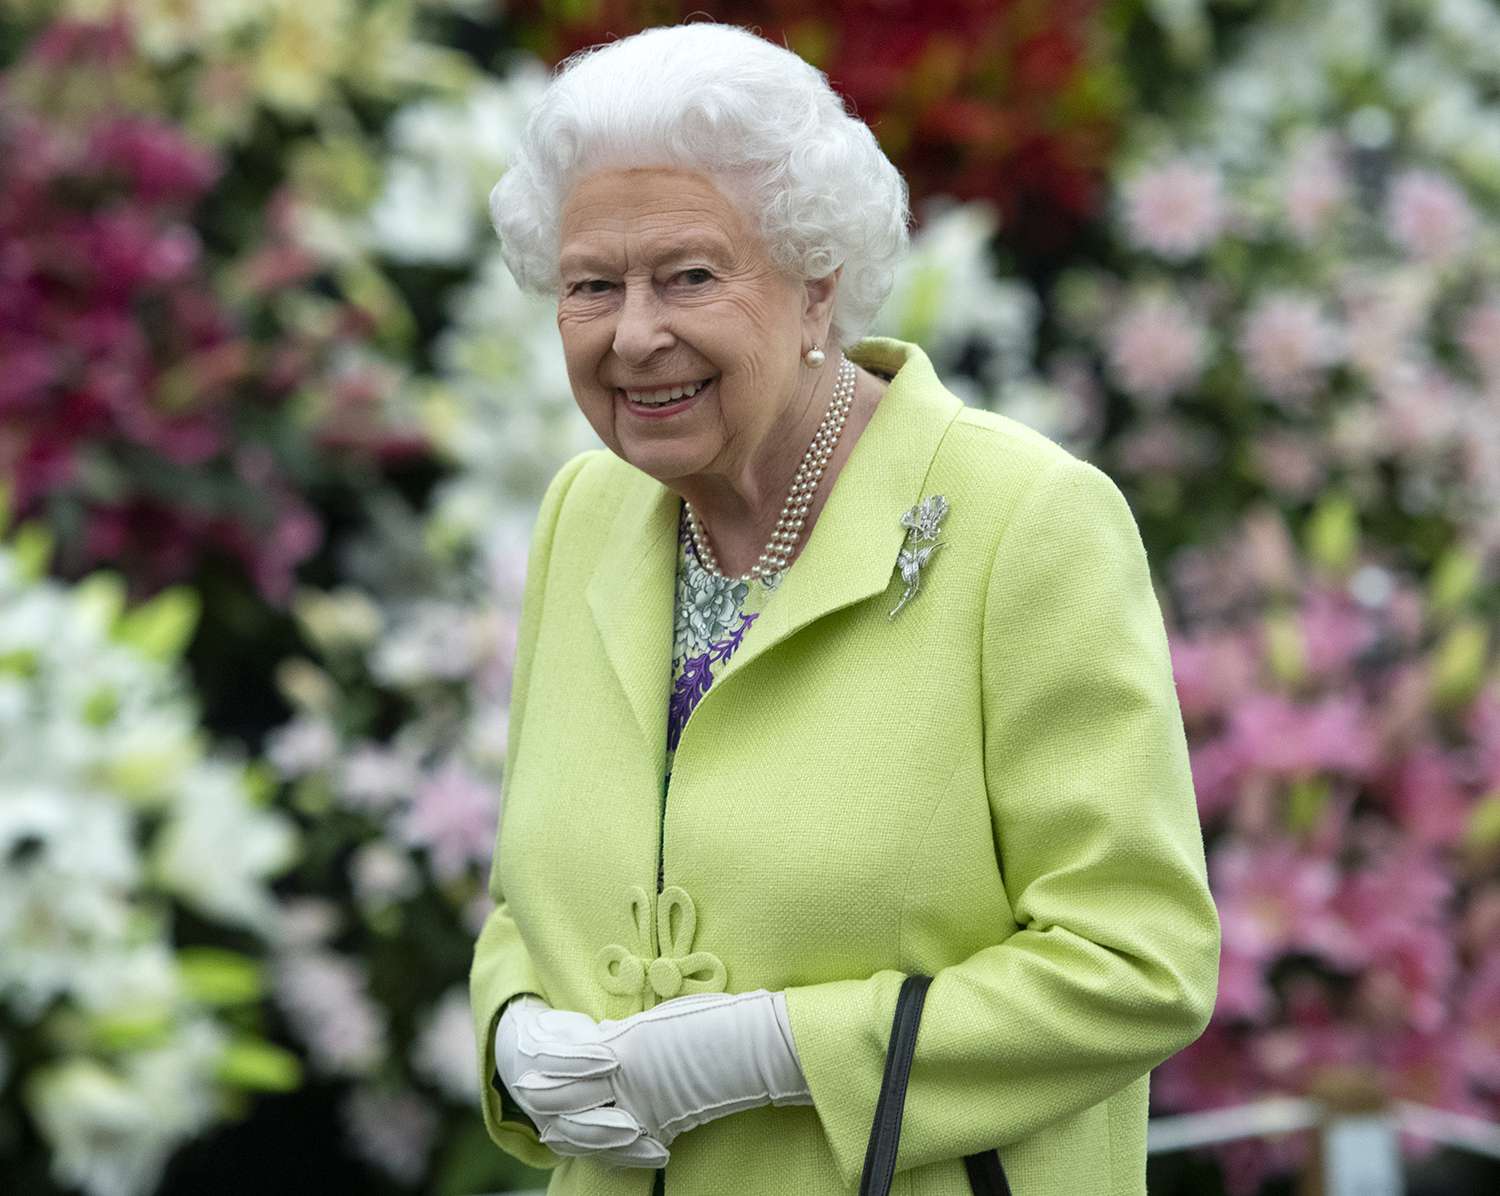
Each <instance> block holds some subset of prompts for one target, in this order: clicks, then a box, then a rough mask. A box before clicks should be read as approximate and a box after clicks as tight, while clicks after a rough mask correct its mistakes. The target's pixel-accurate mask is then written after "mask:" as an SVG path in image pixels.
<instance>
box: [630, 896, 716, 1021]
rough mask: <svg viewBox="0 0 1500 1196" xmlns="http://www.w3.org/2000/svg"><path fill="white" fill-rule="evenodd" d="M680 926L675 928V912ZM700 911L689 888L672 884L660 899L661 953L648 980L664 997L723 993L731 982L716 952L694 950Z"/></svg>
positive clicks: (652, 967) (657, 937) (657, 936)
mask: <svg viewBox="0 0 1500 1196" xmlns="http://www.w3.org/2000/svg"><path fill="white" fill-rule="evenodd" d="M674 914H675V915H676V922H677V927H676V930H675V932H674V930H673V928H672V923H673V915H674ZM697 931H698V911H697V909H696V908H694V906H693V899H692V898H691V897H689V896H688V894H687V890H685V889H683V888H681V887H679V886H678V885H668V886H667V887H666V888H665V889H663V890H662V891H661V895H660V896H659V897H658V898H657V901H656V941H657V942H658V943H661V944H665V946H663V948H662V951H661V954H660V955H659V956H657V958H655V959H653V960H652V961H651V966H650V967H649V968H647V970H646V979H647V980H648V981H649V982H650V984H651V990H652V991H653V992H654V993H656V995H657V996H659V997H661V998H662V999H663V1000H666V999H669V998H671V997H675V996H677V995H679V994H680V993H721V992H723V991H724V987H725V984H726V983H727V981H728V973H727V972H726V971H725V969H724V963H723V961H722V960H721V959H720V958H719V957H718V956H717V955H715V954H714V953H713V952H712V951H694V950H693V949H692V947H693V936H694V935H695V934H696V933H697Z"/></svg>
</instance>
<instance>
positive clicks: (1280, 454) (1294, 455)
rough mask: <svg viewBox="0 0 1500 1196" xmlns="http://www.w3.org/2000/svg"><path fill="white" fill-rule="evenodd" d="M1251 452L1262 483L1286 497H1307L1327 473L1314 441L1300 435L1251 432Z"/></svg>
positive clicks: (1271, 429) (1274, 431)
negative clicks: (1252, 436)
mask: <svg viewBox="0 0 1500 1196" xmlns="http://www.w3.org/2000/svg"><path fill="white" fill-rule="evenodd" d="M1251 451H1252V453H1253V454H1254V460H1255V468H1256V470H1257V471H1258V472H1259V474H1260V476H1261V478H1262V480H1263V481H1264V482H1265V484H1266V485H1267V486H1268V487H1269V488H1270V489H1272V490H1274V491H1276V492H1277V493H1278V494H1283V495H1286V496H1287V497H1289V498H1307V497H1309V496H1310V495H1312V494H1313V493H1314V492H1315V491H1316V490H1317V489H1318V488H1319V487H1320V486H1321V485H1322V484H1323V480H1324V478H1325V477H1326V476H1327V470H1326V468H1325V465H1324V462H1323V459H1322V457H1321V456H1320V455H1319V453H1318V451H1317V447H1316V444H1309V443H1308V441H1307V439H1306V438H1305V437H1303V436H1297V435H1294V434H1292V433H1290V432H1280V431H1277V430H1276V429H1275V428H1269V427H1268V428H1263V429H1261V430H1259V431H1257V432H1256V433H1255V441H1254V444H1253V446H1252V449H1251Z"/></svg>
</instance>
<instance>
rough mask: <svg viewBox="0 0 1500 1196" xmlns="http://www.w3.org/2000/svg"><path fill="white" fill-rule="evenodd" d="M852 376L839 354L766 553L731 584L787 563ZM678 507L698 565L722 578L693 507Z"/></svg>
mask: <svg viewBox="0 0 1500 1196" xmlns="http://www.w3.org/2000/svg"><path fill="white" fill-rule="evenodd" d="M855 377H856V372H855V369H854V363H853V362H852V361H850V360H849V359H848V358H847V357H845V356H844V355H843V354H842V353H840V354H839V374H838V378H837V379H836V380H835V381H834V384H833V397H832V398H831V399H830V400H829V402H828V410H827V412H825V413H824V415H823V422H822V423H821V424H819V425H818V432H817V435H815V436H814V437H813V440H812V444H810V445H808V448H807V452H806V453H805V454H803V457H802V464H801V465H799V466H798V467H797V476H796V477H794V478H793V479H792V489H791V493H789V494H788V495H787V497H786V502H785V503H783V504H782V506H781V518H780V519H778V520H777V521H776V530H775V532H774V533H772V535H771V540H770V542H769V543H768V544H767V545H766V550H765V551H764V552H763V553H761V554H760V559H759V560H758V561H757V562H756V563H755V564H754V565H752V566H751V567H750V572H748V573H743V574H741V575H740V576H739V577H737V578H735V579H734V580H735V581H753V580H755V579H756V578H762V579H765V578H768V577H770V576H771V575H773V574H776V573H779V572H780V571H781V570H782V569H785V568H786V566H787V562H788V561H790V560H791V554H792V551H793V549H795V548H796V546H797V538H798V536H800V535H801V534H802V524H803V523H804V522H805V521H806V519H807V512H808V509H809V508H810V507H811V505H812V499H813V495H814V494H816V493H817V490H818V483H819V482H820V481H821V480H822V478H823V469H824V467H825V466H826V465H827V464H828V459H829V458H830V457H831V456H833V450H834V446H836V445H837V444H838V442H839V433H840V432H842V431H843V430H844V419H845V417H846V416H847V415H848V414H849V406H850V404H851V403H852V402H853V401H854V380H855ZM682 505H683V506H684V507H685V508H686V510H687V517H688V530H689V531H690V532H691V533H692V536H693V550H694V552H696V553H697V555H698V560H699V562H700V563H701V564H702V565H703V567H704V569H706V570H707V571H708V572H709V573H711V574H713V575H714V576H715V577H723V576H724V574H723V573H721V572H720V571H719V562H718V561H717V560H716V559H715V558H714V552H713V549H712V548H710V547H709V546H708V535H707V533H705V532H704V530H703V529H702V528H701V527H699V526H698V516H697V514H696V513H695V512H694V511H693V504H692V503H690V502H688V501H687V500H686V499H684V500H683V504H682Z"/></svg>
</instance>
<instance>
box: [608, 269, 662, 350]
mask: <svg viewBox="0 0 1500 1196" xmlns="http://www.w3.org/2000/svg"><path fill="white" fill-rule="evenodd" d="M671 343H672V333H671V331H670V330H669V329H668V328H667V325H666V320H665V313H663V311H662V308H661V304H660V302H658V299H657V296H656V294H655V292H654V291H653V290H652V288H651V287H650V286H626V288H625V297H624V299H623V300H622V301H621V303H620V310H619V315H618V317H617V318H616V322H615V343H614V350H615V354H616V356H618V357H619V358H620V359H621V360H622V361H629V362H632V363H640V362H643V361H645V360H647V359H648V358H649V357H650V356H651V355H652V354H653V353H655V352H656V351H657V350H658V349H664V348H666V347H667V346H668V345H670V344H671Z"/></svg>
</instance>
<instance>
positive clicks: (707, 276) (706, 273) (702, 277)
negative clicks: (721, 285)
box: [677, 266, 713, 286]
mask: <svg viewBox="0 0 1500 1196" xmlns="http://www.w3.org/2000/svg"><path fill="white" fill-rule="evenodd" d="M677 277H678V278H680V279H682V280H683V281H684V282H686V283H688V284H690V285H692V286H702V285H703V284H704V283H705V282H711V281H712V280H713V271H711V270H705V269H704V268H703V267H702V266H694V267H693V268H692V269H691V270H684V271H683V272H682V273H681V274H679V275H678V276H677Z"/></svg>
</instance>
